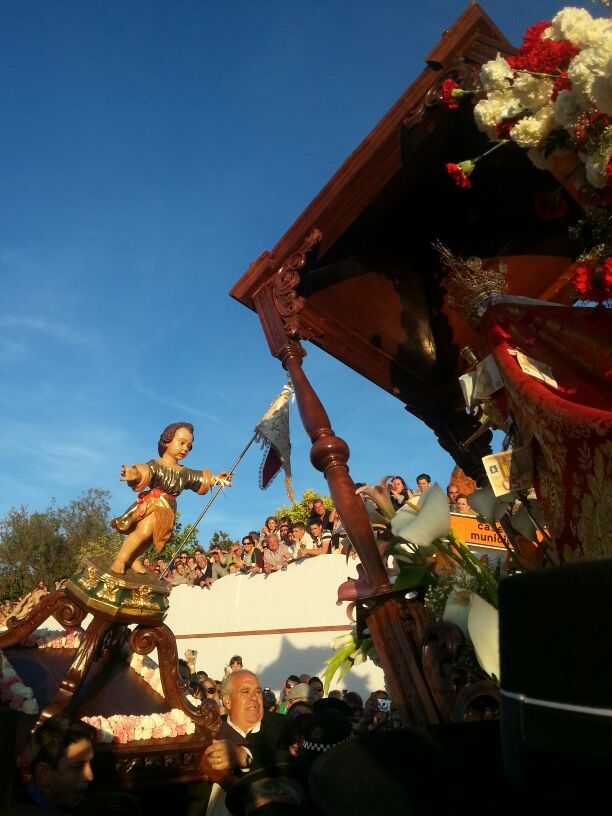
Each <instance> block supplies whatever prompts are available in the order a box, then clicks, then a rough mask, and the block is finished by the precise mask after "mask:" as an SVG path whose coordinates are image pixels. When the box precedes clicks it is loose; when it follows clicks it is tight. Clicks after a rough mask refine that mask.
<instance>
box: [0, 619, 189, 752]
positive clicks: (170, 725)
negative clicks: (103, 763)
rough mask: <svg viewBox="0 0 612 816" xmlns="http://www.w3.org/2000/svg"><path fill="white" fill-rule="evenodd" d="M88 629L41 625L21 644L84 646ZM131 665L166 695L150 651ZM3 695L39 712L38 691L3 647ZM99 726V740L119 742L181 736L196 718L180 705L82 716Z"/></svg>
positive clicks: (134, 657)
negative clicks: (137, 712)
mask: <svg viewBox="0 0 612 816" xmlns="http://www.w3.org/2000/svg"><path fill="white" fill-rule="evenodd" d="M84 635H85V630H84V629H81V628H78V629H71V630H68V631H61V632H54V631H53V630H50V629H37V630H36V631H35V632H32V633H31V634H30V635H28V637H27V638H25V639H24V640H22V641H21V643H20V644H19V645H20V646H22V647H26V648H36V649H76V648H78V647H79V646H80V644H81V642H82V640H83V636H84ZM129 665H130V668H131V669H132V670H133V671H135V672H136V673H137V674H138V675H139V676H140V677H141V678H142V679H143V680H144V681H145V683H147V684H148V685H149V686H150V687H151V688H152V689H153V691H155V692H156V693H157V694H159V696H160V697H162V698H163V696H164V695H163V688H162V682H161V674H160V671H159V666H158V665H157V663H155V661H154V660H152V659H151V658H150V657H147V656H146V655H139V654H136V653H135V652H134V653H133V654H132V656H131V658H130V664H129ZM0 699H1V700H2V701H3V702H6V703H8V705H9V706H10V707H11V708H14V709H16V710H17V711H21V712H23V713H24V714H38V712H39V707H38V703H37V701H36V700H35V698H34V692H33V691H32V689H31V688H30V687H29V686H26V685H25V683H24V682H23V681H22V680H21V678H20V677H19V675H18V674H17V672H16V671H15V669H14V668H13V667H12V666H11V664H10V662H9V660H8V658H7V657H6V655H5V654H4V653H3V652H2V651H0ZM81 719H82V720H83V721H84V722H86V723H89V724H90V725H92V726H93V727H94V728H95V729H96V742H100V743H111V742H114V743H117V744H120V745H125V744H126V743H128V742H133V741H141V740H149V739H167V738H171V737H181V736H184V735H185V734H193V733H194V732H195V723H194V722H193V720H192V719H191V718H190V717H189V716H188V715H187V714H186V713H185V712H184V711H181V709H179V708H173V709H172V710H171V711H167V712H165V713H163V714H147V715H143V716H137V715H135V714H114V715H112V716H111V717H102V716H93V717H82V718H81Z"/></svg>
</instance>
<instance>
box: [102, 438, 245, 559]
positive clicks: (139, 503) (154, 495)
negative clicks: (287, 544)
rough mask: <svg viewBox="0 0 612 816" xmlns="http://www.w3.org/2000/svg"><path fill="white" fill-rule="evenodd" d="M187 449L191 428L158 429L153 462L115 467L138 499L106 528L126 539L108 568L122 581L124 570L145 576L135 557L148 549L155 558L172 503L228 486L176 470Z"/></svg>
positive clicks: (224, 480)
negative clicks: (181, 497) (190, 492)
mask: <svg viewBox="0 0 612 816" xmlns="http://www.w3.org/2000/svg"><path fill="white" fill-rule="evenodd" d="M192 445H193V425H191V424H190V423H189V422H175V423H173V424H172V425H168V427H167V428H165V429H164V431H163V433H162V435H161V436H160V438H159V442H158V444H157V450H158V451H159V456H160V458H159V459H151V461H150V462H147V463H146V464H145V465H132V466H131V467H130V466H128V465H121V480H120V481H122V482H127V483H128V484H129V486H130V487H131V488H132V490H134V491H136V492H137V493H138V498H137V500H136V501H135V502H134V504H132V505H131V506H130V507H129V508H128V509H127V510H126V511H125V513H124V514H123V515H122V516H119V517H118V518H115V519H113V520H112V521H111V526H112V527H114V528H115V530H118V531H119V532H120V533H124V534H125V535H126V536H127V538H126V539H125V541H124V542H123V544H122V545H121V548H120V550H119V552H118V553H117V555H116V557H115V560H114V561H113V563H112V565H111V570H112V571H113V572H116V573H119V574H120V575H123V574H124V573H125V571H126V569H128V568H129V567H131V568H132V570H133V571H134V572H138V573H146V571H147V570H146V568H145V566H144V565H143V563H142V561H141V560H140V556H141V555H142V554H143V553H144V552H145V550H147V549H148V548H149V547H150V546H151V544H153V546H154V547H155V549H156V550H157V552H160V551H161V550H162V549H163V547H164V544H166V543H167V542H168V541H169V540H170V538H171V537H172V528H173V527H174V518H175V515H176V497H177V496H178V495H180V493H182V492H183V490H193V491H195V492H196V493H199V494H200V495H203V494H204V493H206V492H207V491H208V489H209V488H211V487H214V486H215V485H223V486H225V487H230V486H231V476H228V474H227V473H219V474H218V475H217V476H215V475H213V473H211V471H210V470H190V469H189V468H186V467H183V466H182V465H180V464H179V462H180V461H181V459H184V458H185V457H186V456H187V454H188V453H189V451H190V450H191V448H192Z"/></svg>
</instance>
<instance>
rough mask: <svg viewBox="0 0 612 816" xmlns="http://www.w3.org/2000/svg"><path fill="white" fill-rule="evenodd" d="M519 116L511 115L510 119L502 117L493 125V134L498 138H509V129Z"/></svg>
mask: <svg viewBox="0 0 612 816" xmlns="http://www.w3.org/2000/svg"><path fill="white" fill-rule="evenodd" d="M518 120H519V117H518V116H513V117H512V118H511V119H502V120H501V122H498V123H497V124H496V125H495V135H496V136H497V138H498V139H509V138H510V131H511V130H512V128H513V127H514V126H515V125H516V123H517V122H518Z"/></svg>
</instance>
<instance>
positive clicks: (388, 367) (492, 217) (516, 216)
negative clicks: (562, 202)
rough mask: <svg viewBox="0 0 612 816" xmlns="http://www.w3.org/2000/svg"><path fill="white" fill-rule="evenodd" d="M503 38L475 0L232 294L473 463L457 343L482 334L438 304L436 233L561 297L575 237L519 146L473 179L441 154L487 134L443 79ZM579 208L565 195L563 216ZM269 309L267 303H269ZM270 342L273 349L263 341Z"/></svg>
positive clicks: (524, 284)
mask: <svg viewBox="0 0 612 816" xmlns="http://www.w3.org/2000/svg"><path fill="white" fill-rule="evenodd" d="M511 51H512V46H511V45H510V44H509V43H508V41H507V40H506V38H505V37H504V36H503V34H502V33H501V32H500V31H499V29H497V27H496V26H495V25H494V23H493V22H492V21H491V20H490V19H489V17H488V16H487V15H486V14H485V12H484V11H483V10H482V9H481V8H480V7H479V6H478V5H476V4H472V5H470V6H469V7H468V8H467V9H466V11H465V12H464V13H463V14H462V15H461V17H460V18H459V19H458V20H457V22H456V23H455V24H454V25H453V26H452V27H451V28H450V29H448V30H447V31H446V32H444V34H443V37H442V39H441V41H440V42H439V43H438V45H437V46H436V47H435V48H434V50H433V51H432V52H431V53H430V54H429V56H428V57H427V59H426V67H425V69H424V70H423V71H422V73H421V74H420V75H419V77H418V78H417V79H416V80H415V81H414V82H413V84H412V85H411V86H410V87H409V88H408V90H407V91H406V92H405V93H404V95H403V96H402V97H401V98H400V99H399V100H398V101H397V103H396V104H395V105H394V106H393V107H392V108H391V110H390V111H389V112H388V113H387V115H386V116H385V117H384V118H383V119H382V120H381V121H380V122H379V124H378V125H377V126H376V127H375V128H374V130H373V131H372V132H371V133H370V134H369V135H368V136H367V138H366V139H365V140H364V141H363V142H362V144H361V145H360V146H359V147H358V148H357V149H356V150H355V152H354V153H353V154H352V155H351V156H350V157H349V158H348V159H347V160H346V161H345V162H344V164H343V165H342V167H341V168H340V169H339V170H338V172H337V173H336V174H335V175H334V176H333V178H332V179H331V180H330V181H329V182H328V183H327V185H326V186H325V187H324V188H323V190H322V191H321V192H320V193H319V194H318V195H317V196H316V198H315V199H314V200H313V201H312V202H311V203H310V204H309V206H308V207H307V208H306V209H305V210H304V212H303V213H302V214H301V215H300V217H299V218H298V219H297V220H296V221H295V223H294V224H293V225H292V226H291V227H290V229H289V230H288V231H287V232H286V234H285V235H284V236H283V237H282V238H281V239H280V240H279V241H278V243H277V244H276V246H275V247H274V249H273V250H271V251H269V252H264V253H262V255H260V257H259V258H258V259H257V260H256V261H255V262H254V263H253V264H251V266H250V267H249V269H248V270H247V272H246V273H245V274H244V275H243V276H242V278H241V279H240V280H239V281H238V282H237V283H236V284H235V286H234V287H233V288H232V290H231V295H232V296H233V297H235V298H236V299H237V300H239V301H240V302H241V303H244V304H245V305H246V306H248V307H249V308H253V309H256V310H257V311H258V313H259V316H260V319H261V320H262V324H263V328H264V332H265V333H266V336H267V338H268V340H269V341H271V322H270V321H271V320H272V321H275V320H277V316H279V317H280V319H281V320H282V324H283V327H284V330H285V332H286V334H287V335H288V336H289V337H291V338H294V339H298V340H299V339H305V340H310V341H311V342H314V343H315V344H316V345H318V346H319V347H321V348H323V349H325V351H327V352H329V353H330V354H332V355H333V356H334V357H336V358H337V359H339V360H340V361H342V362H343V363H345V364H346V365H348V366H350V367H351V368H352V369H354V370H355V371H357V372H359V373H360V374H362V375H363V376H365V377H367V378H368V379H369V380H371V381H372V382H374V383H376V384H377V385H379V386H380V387H381V388H384V389H385V390H386V391H388V392H390V393H391V394H393V395H394V396H396V397H397V398H398V399H401V400H402V401H403V402H404V403H405V405H406V407H407V410H409V411H411V412H412V413H413V414H415V415H416V416H418V417H419V418H421V419H422V420H423V421H424V422H425V423H426V424H427V425H429V426H430V427H431V428H432V429H433V430H434V432H435V433H436V435H437V437H438V439H439V441H440V444H441V445H442V446H443V447H444V448H446V449H447V450H448V451H449V452H450V453H451V455H452V456H453V458H454V459H455V460H456V461H457V463H458V464H460V465H461V466H462V467H463V469H464V470H465V471H466V472H467V473H469V474H470V475H472V476H473V477H474V478H478V477H480V476H481V469H480V468H481V464H480V458H481V456H482V455H484V454H485V453H486V452H488V439H487V437H486V436H483V437H481V439H479V440H478V441H477V442H476V443H474V444H473V445H471V446H470V448H469V449H467V450H466V449H465V448H464V447H463V442H464V441H465V439H466V438H467V437H469V436H470V435H471V434H472V433H473V431H474V430H475V429H476V427H477V423H476V421H475V420H474V418H473V417H470V416H468V415H466V413H465V409H464V405H463V401H462V398H461V393H460V390H459V387H458V383H457V376H458V375H459V374H460V373H462V371H463V365H464V364H463V362H462V359H461V356H460V351H461V349H462V348H463V347H464V346H466V345H470V346H472V347H473V348H475V349H476V350H477V349H478V345H479V338H478V336H477V335H476V333H475V332H473V331H472V330H471V329H470V327H469V326H468V324H467V322H466V321H465V320H464V319H463V318H462V317H461V316H460V315H459V314H458V313H457V312H455V311H454V310H453V309H452V308H451V307H450V306H449V305H448V303H447V299H446V295H445V289H444V285H443V274H442V270H441V267H440V264H439V261H438V258H437V255H436V253H435V252H434V250H433V249H432V242H433V241H434V240H436V239H439V240H441V241H443V242H444V243H445V244H446V245H447V246H449V247H450V248H451V250H452V251H453V252H454V253H455V254H459V255H463V256H470V255H477V256H479V257H483V258H492V257H496V256H504V257H506V256H512V258H511V260H509V262H508V268H509V271H508V281H509V288H510V292H511V293H514V294H521V295H527V296H531V297H537V298H542V299H552V298H555V299H559V298H562V297H567V281H568V279H569V274H568V268H569V265H570V257H571V255H572V247H571V246H570V244H569V240H568V238H567V223H568V222H567V221H554V222H553V221H542V220H541V219H539V218H538V217H537V215H536V213H535V211H534V207H533V198H534V194H535V193H537V192H539V191H548V190H551V189H553V188H554V186H555V184H556V182H555V180H554V179H553V177H552V176H550V175H549V174H547V173H544V172H542V171H539V170H536V168H535V167H533V165H532V164H531V163H530V161H529V159H528V158H527V157H526V155H525V152H524V151H521V150H520V149H518V148H516V147H515V146H513V145H510V144H508V145H506V146H504V147H503V148H501V149H500V150H498V151H496V152H495V153H494V154H492V155H491V156H490V157H487V158H486V159H484V160H483V161H482V162H481V163H480V164H479V165H478V167H477V169H476V170H475V172H474V175H473V187H472V189H470V190H462V189H458V188H456V187H455V185H454V184H453V182H452V180H451V179H450V177H449V175H448V173H447V172H446V169H445V165H446V163H447V162H457V161H460V160H463V159H466V158H473V157H476V156H479V155H480V154H482V153H483V152H484V150H486V149H487V140H486V137H485V136H484V134H482V133H480V132H479V131H478V130H477V128H476V126H475V124H474V120H473V112H472V106H471V104H470V102H469V101H467V102H464V103H463V104H462V105H460V107H459V109H458V110H453V111H451V110H449V109H447V108H446V107H445V106H443V105H442V104H441V96H440V87H441V84H442V82H444V80H446V79H448V78H452V79H454V80H455V81H456V82H458V83H459V84H460V85H461V86H462V87H464V88H473V87H475V86H476V84H477V81H478V75H479V71H480V66H481V64H482V63H483V62H486V61H487V60H489V59H493V58H494V57H495V55H496V54H497V53H498V52H502V53H509V52H511ZM574 214H575V213H574V212H573V211H572V207H570V212H568V218H571V217H572V215H574ZM272 312H275V313H276V314H274V315H273V314H272ZM271 350H272V353H273V354H275V355H276V356H278V348H274V344H273V343H271Z"/></svg>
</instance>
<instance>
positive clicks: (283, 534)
mask: <svg viewBox="0 0 612 816" xmlns="http://www.w3.org/2000/svg"><path fill="white" fill-rule="evenodd" d="M278 532H279V535H280V537H281V538H287V535H288V533H289V527H287V525H286V524H281V526H280V527H279V528H278Z"/></svg>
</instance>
